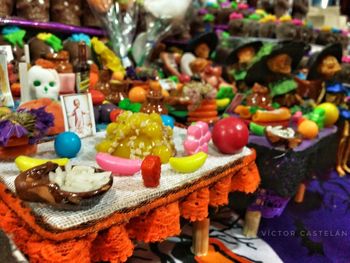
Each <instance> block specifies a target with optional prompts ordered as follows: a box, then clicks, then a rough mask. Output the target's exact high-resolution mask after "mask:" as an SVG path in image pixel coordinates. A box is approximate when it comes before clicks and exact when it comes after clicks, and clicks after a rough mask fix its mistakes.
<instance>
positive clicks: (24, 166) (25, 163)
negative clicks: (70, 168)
mask: <svg viewBox="0 0 350 263" xmlns="http://www.w3.org/2000/svg"><path fill="white" fill-rule="evenodd" d="M68 161H69V159H68V158H60V159H52V160H49V159H38V158H32V157H28V156H24V155H20V156H18V157H17V158H16V159H15V164H16V166H17V168H18V169H19V170H20V171H21V172H23V171H26V170H29V169H31V168H33V167H36V166H39V165H42V164H44V163H47V162H53V163H57V164H58V165H59V166H65V165H66V164H67V163H68Z"/></svg>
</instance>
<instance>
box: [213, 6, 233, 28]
mask: <svg viewBox="0 0 350 263" xmlns="http://www.w3.org/2000/svg"><path fill="white" fill-rule="evenodd" d="M234 11H235V10H234V9H233V8H222V9H220V10H219V11H218V14H217V16H216V23H217V24H219V25H227V24H228V22H229V18H230V14H232V13H233V12H234Z"/></svg>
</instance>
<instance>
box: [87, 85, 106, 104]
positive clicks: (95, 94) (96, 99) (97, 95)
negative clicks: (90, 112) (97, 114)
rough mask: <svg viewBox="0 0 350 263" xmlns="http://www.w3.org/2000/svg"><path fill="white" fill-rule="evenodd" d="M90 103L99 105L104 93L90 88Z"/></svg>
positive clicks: (103, 98)
mask: <svg viewBox="0 0 350 263" xmlns="http://www.w3.org/2000/svg"><path fill="white" fill-rule="evenodd" d="M90 93H91V98H92V103H93V104H94V105H101V104H102V102H103V101H104V100H105V95H103V93H102V92H101V91H99V90H95V89H90Z"/></svg>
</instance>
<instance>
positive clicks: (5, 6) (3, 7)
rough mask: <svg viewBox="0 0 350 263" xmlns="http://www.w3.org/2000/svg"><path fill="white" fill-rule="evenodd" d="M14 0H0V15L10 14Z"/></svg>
mask: <svg viewBox="0 0 350 263" xmlns="http://www.w3.org/2000/svg"><path fill="white" fill-rule="evenodd" d="M14 2H15V1H14V0H0V17H6V16H11V15H12V11H13V7H14Z"/></svg>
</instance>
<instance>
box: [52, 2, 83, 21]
mask: <svg viewBox="0 0 350 263" xmlns="http://www.w3.org/2000/svg"><path fill="white" fill-rule="evenodd" d="M50 9H51V11H50V17H51V20H52V21H54V22H59V23H63V24H68V25H74V26H80V16H81V14H82V10H81V9H82V7H81V0H63V1H62V0H61V1H51V7H50Z"/></svg>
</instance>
